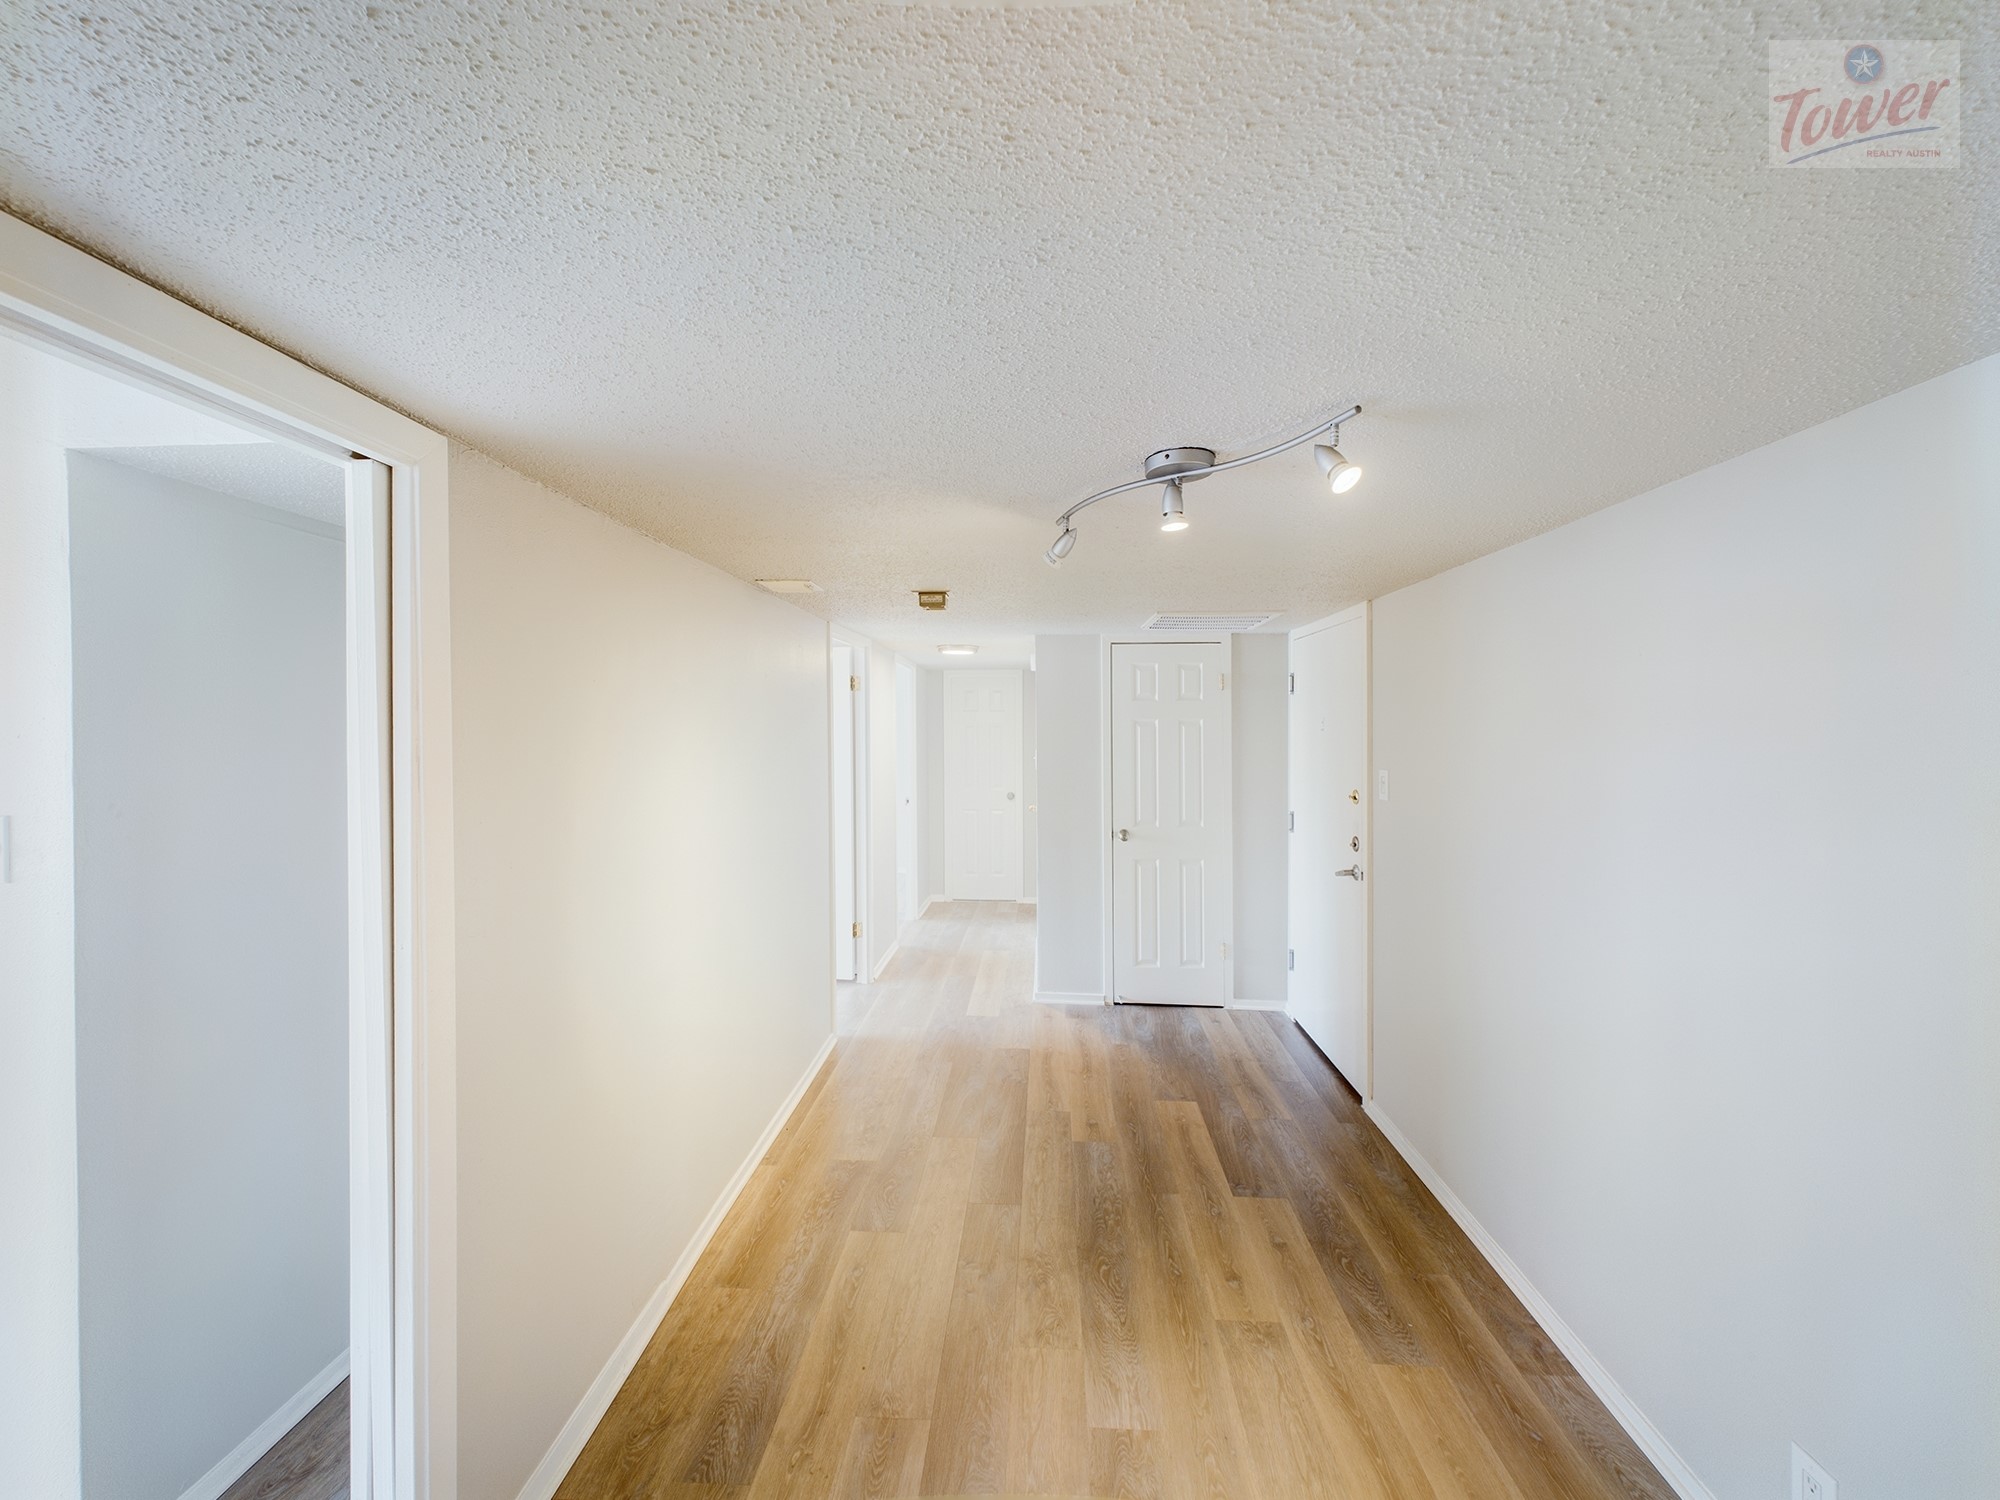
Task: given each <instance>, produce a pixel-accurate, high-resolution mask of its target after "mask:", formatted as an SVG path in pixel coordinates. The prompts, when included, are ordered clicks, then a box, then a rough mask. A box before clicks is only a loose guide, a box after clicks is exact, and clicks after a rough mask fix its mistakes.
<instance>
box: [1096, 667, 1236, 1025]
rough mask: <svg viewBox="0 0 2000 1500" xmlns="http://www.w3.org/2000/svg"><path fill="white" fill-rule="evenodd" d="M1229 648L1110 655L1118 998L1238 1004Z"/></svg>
mask: <svg viewBox="0 0 2000 1500" xmlns="http://www.w3.org/2000/svg"><path fill="white" fill-rule="evenodd" d="M1228 664H1229V650H1228V647H1226V646H1223V645H1220V644H1216V643H1200V644H1160V645H1114V646H1112V648H1111V872H1112V881H1113V894H1112V930H1113V953H1112V984H1113V989H1112V994H1113V997H1114V998H1115V999H1117V1000H1120V1001H1139V1002H1145V1003H1149V1004H1155V1005H1222V1004H1225V1003H1226V1002H1227V1001H1228V999H1229V962H1230V960H1229V926H1230V894H1231V868H1230V862H1231V858H1232V844H1231V839H1230V794H1231V786H1230V778H1229V709H1228V705H1227V703H1226V702H1225V701H1224V698H1223V692H1224V688H1225V686H1226V684H1225V680H1224V676H1225V672H1226V669H1227V667H1228Z"/></svg>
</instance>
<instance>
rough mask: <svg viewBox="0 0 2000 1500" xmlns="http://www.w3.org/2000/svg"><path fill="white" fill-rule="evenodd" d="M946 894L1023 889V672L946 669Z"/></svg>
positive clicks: (983, 896)
mask: <svg viewBox="0 0 2000 1500" xmlns="http://www.w3.org/2000/svg"><path fill="white" fill-rule="evenodd" d="M944 812H945V825H944V870H945V891H944V893H945V895H946V896H947V897H949V898H950V899H952V900H954V901H1018V900H1019V899H1020V897H1021V674H1020V673H1019V672H1018V671H1007V670H993V669H983V670H978V671H956V672H946V673H945V674H944Z"/></svg>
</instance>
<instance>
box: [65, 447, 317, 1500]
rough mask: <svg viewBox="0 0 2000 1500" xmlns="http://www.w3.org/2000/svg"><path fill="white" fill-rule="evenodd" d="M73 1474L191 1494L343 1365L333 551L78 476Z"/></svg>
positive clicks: (291, 522)
mask: <svg viewBox="0 0 2000 1500" xmlns="http://www.w3.org/2000/svg"><path fill="white" fill-rule="evenodd" d="M70 496H71V530H70V568H71V584H72V611H73V618H74V625H75V634H74V643H73V663H74V672H75V697H74V704H75V742H74V743H75V776H76V813H75V817H76V824H75V827H76V854H75V859H76V1014H77V1060H76V1074H77V1112H78V1164H79V1180H80V1187H81V1192H80V1216H81V1222H80V1236H79V1239H80V1254H81V1274H80V1306H81V1330H82V1335H81V1338H82V1343H81V1349H82V1413H83V1415H82V1435H83V1486H84V1492H85V1493H86V1494H88V1495H89V1496H91V1497H92V1500H127V1497H129V1500H150V1497H156V1496H161V1495H177V1494H179V1493H180V1492H181V1491H182V1490H184V1489H186V1488H187V1487H188V1486H189V1485H190V1484H192V1483H193V1482H194V1481H195V1480H197V1479H199V1478H200V1477H201V1476H202V1475H203V1474H205V1473H206V1472H207V1471H208V1470H209V1469H210V1468H211V1467H213V1466H214V1464H215V1463H216V1462H217V1461H218V1460H220V1459H222V1458H223V1457H224V1456H225V1455H227V1454H228V1453H230V1452H231V1451H232V1450H233V1449H234V1448H236V1447H237V1445H238V1444H239V1443H241V1442H242V1441H243V1439H245V1438H246V1437H248V1436H249V1435H250V1434H251V1432H253V1431H254V1430H255V1429H256V1428H257V1427H258V1426H259V1425H261V1424H262V1423H263V1422H264V1421H265V1420H266V1419H267V1418H269V1417H270V1416H271V1415H272V1413H273V1412H275V1411H277V1410H278V1409H279V1408H280V1407H282V1406H284V1405H285V1404H286V1403H287V1402H288V1401H290V1400H291V1399H292V1398H293V1397H295V1396H296V1395H298V1394H299V1392H300V1391H301V1389H302V1388H303V1387H306V1386H307V1385H309V1384H310V1383H311V1382H312V1381H313V1379H314V1378H315V1377H316V1376H318V1375H319V1374H320V1372H321V1371H322V1370H324V1369H325V1368H326V1367H327V1366H328V1365H329V1364H331V1363H332V1362H333V1361H334V1360H335V1359H336V1358H338V1357H339V1356H340V1354H341V1352H342V1351H343V1350H344V1349H345V1348H346V1347H347V1300H348V1299H347V1189H348V1184H347V988H346V986H347V962H346V946H347V906H346V879H347V854H346V808H345V802H344V799H345V787H346V771H345V756H346V740H345V729H344V713H345V687H344V670H345V669H344V651H345V644H344V636H343V625H342V589H343V584H342V574H343V556H342V547H341V541H340V536H339V532H338V531H337V530H336V529H335V528H333V527H329V526H324V525H321V524H319V523H316V522H312V521H308V520H304V519H302V518H300V517H297V516H292V515H288V514H286V513H284V512H282V511H277V510H272V509H270V508H268V507H265V506H260V505H254V504H251V503H249V502H247V501H243V500H236V499H230V498H226V497H223V496H220V495H215V494H212V493H210V492H208V491H205V490H201V489H197V488H195V487H194V486H192V485H187V484H181V483H177V482H175V481H173V480H168V479H162V478H158V477H155V476H154V475H151V474H143V473H140V472H138V471H136V470H134V469H130V468H125V467H121V466H119V465H117V464H113V463H107V462H105V461H103V460H101V459H92V458H89V457H86V456H82V455H76V456H72V458H71V460H70Z"/></svg>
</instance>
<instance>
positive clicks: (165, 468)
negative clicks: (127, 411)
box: [85, 443, 347, 527]
mask: <svg viewBox="0 0 2000 1500" xmlns="http://www.w3.org/2000/svg"><path fill="white" fill-rule="evenodd" d="M85 451H87V452H89V453H91V454H92V455H93V456H95V457H97V458H103V459H108V460H110V461H111V462H112V463H114V464H123V465H124V466H125V467H126V468H128V469H141V470H144V471H145V472H146V473H148V474H158V475H159V476H160V477H161V478H163V479H177V480H179V481H180V482H181V483H183V484H191V485H194V486H196V487H197V488H199V489H204V490H212V491H213V492H215V493H216V494H218V495H230V496H234V497H235V498H236V499H238V500H248V501H251V502H252V503H253V504H256V505H268V506H270V507H272V508H273V509H275V510H283V511H290V512H291V513H292V514H293V515H295V516H304V517H306V518H307V519H308V520H312V521H318V522H320V523H321V524H322V525H326V526H339V527H344V526H346V524H347V476H346V474H345V473H344V472H343V471H342V469H341V467H340V465H338V464H336V463H333V462H332V461H330V460H328V459H324V458H321V457H319V456H318V455H317V454H314V453H307V452H305V451H304V450H303V449H300V448H291V447H287V446H286V445H285V444H283V443H186V444H173V445H168V446H161V447H145V448H91V449H87V450H85Z"/></svg>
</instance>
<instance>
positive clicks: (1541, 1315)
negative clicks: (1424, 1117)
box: [1362, 1099, 1715, 1500]
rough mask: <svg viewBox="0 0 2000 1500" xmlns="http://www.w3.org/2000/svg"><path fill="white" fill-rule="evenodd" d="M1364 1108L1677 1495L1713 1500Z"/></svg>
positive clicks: (1417, 1160) (1372, 1107)
mask: <svg viewBox="0 0 2000 1500" xmlns="http://www.w3.org/2000/svg"><path fill="white" fill-rule="evenodd" d="M1362 1108H1363V1109H1364V1110H1366V1111H1367V1113H1368V1118H1369V1119H1371V1120H1373V1121H1374V1122H1375V1125H1376V1128H1377V1129H1379V1130H1380V1131H1381V1132H1382V1134H1383V1136H1384V1137H1385V1138H1386V1139H1387V1140H1388V1142H1389V1144H1390V1145H1392V1146H1394V1147H1395V1148H1396V1151H1397V1154H1398V1155H1400V1156H1401V1157H1402V1158H1403V1160H1404V1161H1406V1162H1408V1163H1409V1164H1410V1167H1411V1169H1412V1170H1413V1171H1415V1172H1416V1174H1417V1176H1419V1177H1421V1178H1422V1179H1423V1181H1424V1186H1425V1187H1427V1188H1429V1189H1430V1190H1431V1194H1432V1196H1434V1197H1435V1198H1436V1199H1437V1201H1438V1202H1439V1203H1441V1204H1443V1205H1444V1211H1445V1212H1446V1213H1448V1214H1450V1215H1451V1216H1452V1219H1453V1220H1454V1221H1455V1222H1456V1223H1457V1224H1458V1227H1459V1228H1460V1229H1463V1230H1464V1231H1465V1233H1466V1237H1467V1238H1468V1239H1470V1240H1471V1241H1472V1243H1473V1244H1474V1245H1475V1246H1477V1247H1478V1250H1479V1253H1480V1254H1481V1255H1483V1256H1485V1257H1486V1261H1487V1264H1488V1265H1490V1266H1492V1267H1493V1269H1494V1270H1496V1271H1498V1272H1499V1273H1500V1279H1501V1280H1502V1281H1504V1282H1506V1283H1507V1286H1508V1288H1509V1289H1510V1290H1511V1291H1512V1292H1513V1293H1514V1295H1515V1296H1516V1297H1518V1298H1520V1300H1521V1305H1522V1306H1523V1307H1525V1308H1527V1310H1528V1313H1529V1315H1530V1316H1531V1317H1533V1318H1534V1320H1535V1321H1536V1322H1537V1323H1539V1324H1541V1325H1542V1331H1543V1332H1544V1333H1546V1334H1547V1335H1548V1336H1549V1337H1550V1338H1551V1339H1553V1340H1554V1341H1555V1345H1556V1347H1557V1348H1558V1349H1560V1350H1562V1352H1563V1355H1564V1357H1566V1358H1567V1359H1568V1360H1569V1362H1570V1363H1571V1364H1572V1365H1574V1366H1575V1367H1576V1373H1577V1374H1579V1375H1581V1376H1582V1377H1583V1379H1584V1383H1585V1384H1587V1385H1588V1386H1589V1387H1590V1388H1591V1390H1593V1391H1594V1392H1596V1393H1597V1399H1598V1400H1599V1401H1602V1402H1603V1403H1604V1406H1605V1409H1606V1410H1607V1411H1609V1412H1610V1413H1611V1415H1612V1416H1614V1417H1616V1418H1617V1419H1618V1425H1619V1426H1620V1427H1623V1428H1624V1429H1625V1432H1626V1434H1627V1436H1629V1437H1630V1438H1631V1439H1632V1441H1633V1442H1635V1443H1637V1444H1638V1445H1639V1449H1640V1451H1641V1452H1643V1453H1644V1454H1645V1455H1646V1457H1647V1458H1649V1459H1650V1460H1652V1464H1653V1467H1654V1468H1656V1469H1658V1470H1659V1471H1660V1476H1661V1477H1662V1478H1663V1479H1665V1480H1666V1481H1667V1483H1668V1484H1670V1485H1672V1486H1673V1487H1674V1493H1675V1494H1676V1495H1679V1496H1680V1497H1681V1500H1715V1492H1714V1491H1713V1490H1711V1489H1709V1487H1708V1486H1707V1485H1705V1484H1703V1483H1702V1482H1701V1480H1700V1479H1699V1478H1697V1477H1696V1475H1695V1472H1694V1470H1693V1469H1692V1468H1690V1467H1689V1466H1688V1461H1687V1460H1686V1459H1684V1458H1682V1457H1681V1456H1680V1454H1679V1453H1677V1452H1676V1451H1675V1450H1674V1445H1673V1444H1672V1443H1670V1442H1668V1441H1667V1438H1666V1434H1664V1433H1662V1432H1661V1431H1660V1429H1659V1428H1657V1427H1655V1426H1654V1425H1653V1424H1652V1422H1650V1421H1649V1420H1648V1419H1647V1417H1646V1414H1645V1413H1644V1412H1642V1411H1640V1410H1639V1408H1638V1406H1637V1405H1635V1404H1634V1402H1633V1400H1632V1398H1631V1397H1630V1396H1628V1395H1626V1394H1625V1392H1624V1390H1623V1388H1622V1387H1620V1385H1619V1384H1618V1382H1617V1381H1616V1380H1614V1379H1612V1377H1611V1372H1610V1371H1609V1370H1607V1369H1605V1368H1604V1366H1603V1365H1602V1364H1600V1363H1599V1362H1598V1359H1597V1356H1596V1355H1594V1354H1592V1353H1591V1352H1590V1350H1589V1349H1588V1348H1586V1347H1585V1346H1584V1342H1583V1340H1582V1339H1580V1338H1578V1337H1577V1335H1576V1330H1574V1329H1573V1328H1571V1327H1570V1326H1569V1324H1567V1323H1565V1322H1564V1321H1563V1320H1562V1315H1561V1314H1560V1313H1558V1312H1557V1311H1556V1310H1555V1308H1554V1307H1553V1306H1552V1305H1551V1304H1550V1302H1549V1299H1548V1298H1546V1297H1544V1296H1543V1295H1542V1294H1541V1293H1540V1292H1539V1291H1537V1290H1536V1289H1535V1284H1534V1283H1533V1282H1531V1281H1530V1280H1528V1275H1527V1272H1525V1271H1523V1270H1522V1269H1521V1268H1520V1267H1519V1266H1517V1265H1516V1264H1514V1259H1513V1257H1512V1256H1510V1255H1509V1254H1508V1253H1507V1252H1506V1251H1505V1250H1503V1249H1502V1248H1501V1247H1500V1242H1499V1241H1498V1240H1496V1239H1494V1238H1493V1236H1492V1235H1491V1234H1490V1233H1488V1232H1487V1229H1486V1226H1485V1225H1484V1224H1481V1223H1480V1222H1479V1220H1477V1219H1475V1218H1474V1217H1473V1216H1472V1210H1471V1209H1469V1208H1467V1207H1466V1206H1465V1204H1464V1203H1463V1202H1461V1201H1460V1199H1459V1196H1458V1194H1456V1193H1454V1192H1453V1191H1452V1190H1451V1188H1450V1186H1449V1185H1448V1184H1447V1183H1446V1182H1445V1180H1444V1178H1443V1177H1441V1176H1439V1175H1438V1170H1437V1168H1436V1167H1434V1166H1432V1165H1431V1164H1430V1163H1429V1162H1428V1161H1427V1160H1425V1159H1424V1154H1423V1153H1422V1152H1421V1151H1419V1150H1418V1149H1417V1148H1416V1147H1415V1146H1414V1145H1412V1144H1411V1143H1410V1139H1409V1137H1407V1136H1405V1135H1404V1134H1403V1132H1402V1131H1400V1130H1398V1129H1397V1128H1396V1122H1395V1121H1393V1120H1391V1119H1390V1118H1389V1116H1388V1115H1387V1114H1386V1113H1384V1111H1383V1109H1382V1106H1381V1105H1379V1104H1377V1103H1376V1102H1375V1101H1374V1100H1372V1099H1370V1100H1369V1101H1368V1102H1367V1103H1365V1104H1364V1105H1362Z"/></svg>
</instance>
